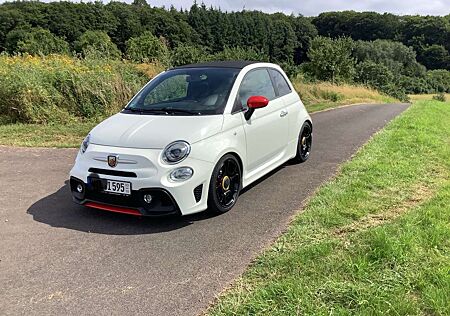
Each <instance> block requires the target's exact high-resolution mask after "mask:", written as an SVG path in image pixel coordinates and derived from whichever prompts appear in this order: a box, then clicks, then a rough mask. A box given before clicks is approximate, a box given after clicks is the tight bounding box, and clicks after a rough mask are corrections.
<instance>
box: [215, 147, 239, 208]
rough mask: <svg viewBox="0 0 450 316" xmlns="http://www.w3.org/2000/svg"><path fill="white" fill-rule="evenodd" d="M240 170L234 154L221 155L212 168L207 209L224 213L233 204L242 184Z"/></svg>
mask: <svg viewBox="0 0 450 316" xmlns="http://www.w3.org/2000/svg"><path fill="white" fill-rule="evenodd" d="M241 178H242V171H241V167H240V165H239V161H238V160H237V159H236V157H235V156H233V155H231V154H227V155H225V156H223V157H222V158H221V159H220V160H219V162H218V163H217V165H216V166H215V168H214V171H213V173H212V176H211V181H210V185H209V193H208V209H209V210H210V211H212V212H214V213H225V212H227V211H229V210H230V209H231V208H232V207H233V206H234V205H235V204H236V201H237V199H238V196H239V192H240V190H241V185H242V180H241Z"/></svg>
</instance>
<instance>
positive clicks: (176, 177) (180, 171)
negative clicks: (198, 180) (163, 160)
mask: <svg viewBox="0 0 450 316" xmlns="http://www.w3.org/2000/svg"><path fill="white" fill-rule="evenodd" d="M193 174H194V170H192V168H189V167H181V168H177V169H175V170H174V171H172V172H171V173H170V176H169V177H170V180H172V181H185V180H188V179H190V178H191V177H192V175H193Z"/></svg>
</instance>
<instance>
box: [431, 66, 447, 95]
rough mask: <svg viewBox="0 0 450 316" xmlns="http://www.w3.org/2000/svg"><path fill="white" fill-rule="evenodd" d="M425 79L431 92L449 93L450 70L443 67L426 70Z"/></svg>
mask: <svg viewBox="0 0 450 316" xmlns="http://www.w3.org/2000/svg"><path fill="white" fill-rule="evenodd" d="M426 80H427V83H428V85H429V87H430V89H431V90H432V91H431V92H447V93H450V71H448V70H444V69H438V70H430V71H427V75H426Z"/></svg>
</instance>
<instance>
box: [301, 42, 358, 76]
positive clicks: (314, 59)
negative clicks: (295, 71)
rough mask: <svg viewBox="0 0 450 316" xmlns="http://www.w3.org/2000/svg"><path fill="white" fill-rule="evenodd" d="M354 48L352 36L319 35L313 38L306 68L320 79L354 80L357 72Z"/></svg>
mask: <svg viewBox="0 0 450 316" xmlns="http://www.w3.org/2000/svg"><path fill="white" fill-rule="evenodd" d="M352 48H353V41H352V40H351V39H350V38H347V37H346V38H338V39H331V38H328V37H322V36H318V37H316V38H314V39H313V40H312V42H311V46H310V48H309V50H308V58H309V60H310V62H309V63H308V65H307V67H306V70H307V71H308V72H309V73H310V74H311V75H312V76H313V77H315V78H316V79H319V80H330V81H332V82H339V81H352V80H353V75H354V73H355V60H354V58H353V57H352Z"/></svg>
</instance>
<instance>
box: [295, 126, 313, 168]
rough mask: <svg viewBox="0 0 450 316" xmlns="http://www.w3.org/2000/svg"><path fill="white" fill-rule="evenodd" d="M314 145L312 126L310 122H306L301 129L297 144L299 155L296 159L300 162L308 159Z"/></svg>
mask: <svg viewBox="0 0 450 316" xmlns="http://www.w3.org/2000/svg"><path fill="white" fill-rule="evenodd" d="M311 147H312V126H311V124H310V123H309V122H305V123H304V124H303V126H302V129H301V131H300V135H299V137H298V144H297V155H296V156H295V158H294V160H295V161H296V162H298V163H302V162H305V161H306V160H308V158H309V155H310V154H311Z"/></svg>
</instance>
